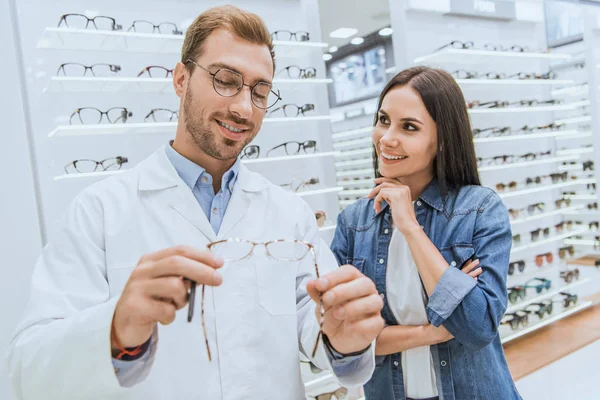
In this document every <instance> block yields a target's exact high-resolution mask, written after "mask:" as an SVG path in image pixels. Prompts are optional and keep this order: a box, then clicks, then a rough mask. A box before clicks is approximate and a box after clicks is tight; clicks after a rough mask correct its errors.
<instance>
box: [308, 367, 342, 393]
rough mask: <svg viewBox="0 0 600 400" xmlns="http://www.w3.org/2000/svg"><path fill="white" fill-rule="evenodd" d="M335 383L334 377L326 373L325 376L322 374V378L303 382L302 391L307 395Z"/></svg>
mask: <svg viewBox="0 0 600 400" xmlns="http://www.w3.org/2000/svg"><path fill="white" fill-rule="evenodd" d="M336 382H337V379H336V377H335V376H334V375H333V374H332V373H330V372H327V373H326V374H323V375H322V376H319V377H318V378H315V379H313V380H311V381H308V382H305V383H304V389H305V391H306V393H307V394H308V393H310V392H311V391H315V390H318V389H319V388H322V387H323V386H325V385H328V384H333V383H336Z"/></svg>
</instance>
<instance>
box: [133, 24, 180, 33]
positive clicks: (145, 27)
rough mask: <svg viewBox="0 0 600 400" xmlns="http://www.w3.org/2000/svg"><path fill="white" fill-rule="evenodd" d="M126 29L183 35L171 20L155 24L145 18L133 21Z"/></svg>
mask: <svg viewBox="0 0 600 400" xmlns="http://www.w3.org/2000/svg"><path fill="white" fill-rule="evenodd" d="M128 31H129V32H138V33H160V34H165V33H169V34H173V35H183V32H182V31H180V30H179V29H178V28H177V25H175V24H174V23H173V22H161V23H159V24H158V25H155V24H154V23H153V22H150V21H146V20H136V21H133V23H132V24H131V26H130V27H129V29H128Z"/></svg>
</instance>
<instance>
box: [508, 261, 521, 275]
mask: <svg viewBox="0 0 600 400" xmlns="http://www.w3.org/2000/svg"><path fill="white" fill-rule="evenodd" d="M515 269H518V270H519V272H523V271H525V261H523V260H519V261H514V262H511V263H510V264H508V275H513V274H514V273H515Z"/></svg>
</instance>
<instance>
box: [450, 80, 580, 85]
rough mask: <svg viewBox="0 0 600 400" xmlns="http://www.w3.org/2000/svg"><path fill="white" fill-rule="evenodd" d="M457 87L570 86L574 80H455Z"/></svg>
mask: <svg viewBox="0 0 600 400" xmlns="http://www.w3.org/2000/svg"><path fill="white" fill-rule="evenodd" d="M456 83H458V84H459V85H494V86H503V85H510V86H516V85H521V86H534V85H543V86H551V85H572V84H574V83H575V81H574V80H570V79H512V78H509V79H456Z"/></svg>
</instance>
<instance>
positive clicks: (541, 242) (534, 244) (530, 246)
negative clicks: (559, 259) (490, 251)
mask: <svg viewBox="0 0 600 400" xmlns="http://www.w3.org/2000/svg"><path fill="white" fill-rule="evenodd" d="M586 231H587V229H585V230H573V231H569V232H566V233H563V234H560V235H554V236H552V237H549V238H548V239H543V240H538V241H536V242H532V243H529V244H526V245H524V246H519V247H514V248H513V249H511V250H510V254H511V255H513V254H516V253H520V252H523V251H526V250H531V249H535V248H536V247H540V246H543V245H545V244H549V243H554V242H559V241H561V240H565V239H567V238H570V237H571V236H577V235H581V234H583V233H585V232H586Z"/></svg>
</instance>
